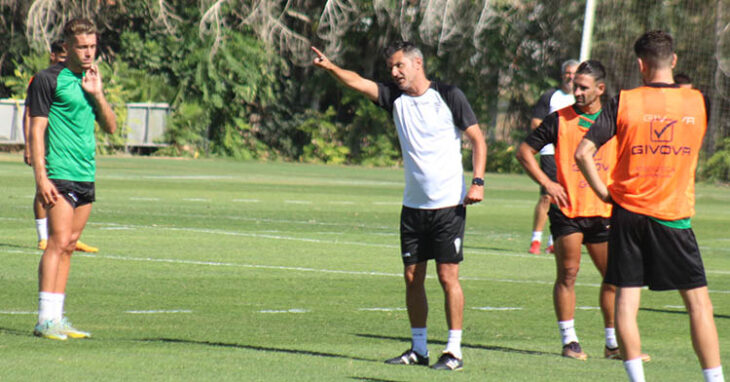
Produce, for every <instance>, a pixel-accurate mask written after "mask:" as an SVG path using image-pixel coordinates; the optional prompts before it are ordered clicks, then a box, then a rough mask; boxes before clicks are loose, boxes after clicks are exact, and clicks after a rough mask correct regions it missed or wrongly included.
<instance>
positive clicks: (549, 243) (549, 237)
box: [548, 235, 553, 247]
mask: <svg viewBox="0 0 730 382" xmlns="http://www.w3.org/2000/svg"><path fill="white" fill-rule="evenodd" d="M551 245H553V235H549V236H548V247H549V246H551Z"/></svg>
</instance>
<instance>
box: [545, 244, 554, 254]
mask: <svg viewBox="0 0 730 382" xmlns="http://www.w3.org/2000/svg"><path fill="white" fill-rule="evenodd" d="M545 253H555V246H552V245H549V246H548V247H547V248H545Z"/></svg>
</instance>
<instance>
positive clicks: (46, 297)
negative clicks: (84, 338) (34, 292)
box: [38, 292, 66, 324]
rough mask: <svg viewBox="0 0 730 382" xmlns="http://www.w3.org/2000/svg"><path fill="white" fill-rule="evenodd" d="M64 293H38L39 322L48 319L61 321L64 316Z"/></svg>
mask: <svg viewBox="0 0 730 382" xmlns="http://www.w3.org/2000/svg"><path fill="white" fill-rule="evenodd" d="M65 297H66V296H65V295H64V294H63V293H51V292H40V293H38V323H39V324H42V323H44V322H46V321H48V320H55V321H60V320H61V318H63V300H64V298H65Z"/></svg>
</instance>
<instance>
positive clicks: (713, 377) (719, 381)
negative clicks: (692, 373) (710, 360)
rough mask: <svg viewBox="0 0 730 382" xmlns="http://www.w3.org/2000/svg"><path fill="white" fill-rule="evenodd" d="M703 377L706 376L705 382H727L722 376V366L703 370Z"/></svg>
mask: <svg viewBox="0 0 730 382" xmlns="http://www.w3.org/2000/svg"><path fill="white" fill-rule="evenodd" d="M702 375H704V376H705V382H725V376H723V375H722V365H721V366H718V367H713V368H712V369H702Z"/></svg>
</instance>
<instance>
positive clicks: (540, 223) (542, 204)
mask: <svg viewBox="0 0 730 382" xmlns="http://www.w3.org/2000/svg"><path fill="white" fill-rule="evenodd" d="M549 209H550V196H548V195H540V199H538V200H537V204H535V211H534V212H533V216H532V232H533V233H535V232H542V230H543V229H544V228H545V223H547V219H548V215H547V214H548V210H549ZM536 242H537V243H536ZM529 252H530V253H532V254H535V255H537V254H539V253H540V240H537V238H534V237H533V238H532V241H531V242H530V250H529Z"/></svg>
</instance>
